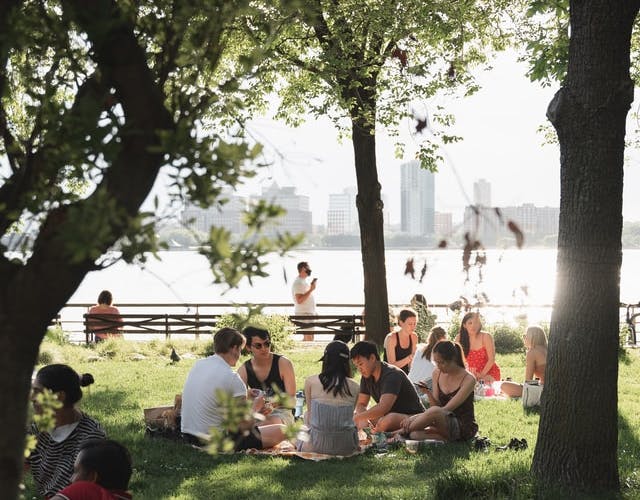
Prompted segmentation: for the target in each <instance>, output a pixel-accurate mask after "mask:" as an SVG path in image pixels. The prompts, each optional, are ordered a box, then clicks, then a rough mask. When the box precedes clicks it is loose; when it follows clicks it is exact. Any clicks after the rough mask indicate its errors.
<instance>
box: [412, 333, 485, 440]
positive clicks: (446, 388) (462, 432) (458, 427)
mask: <svg viewBox="0 0 640 500" xmlns="http://www.w3.org/2000/svg"><path fill="white" fill-rule="evenodd" d="M433 359H434V362H435V364H436V367H437V368H436V369H435V370H434V372H433V393H431V391H427V395H428V396H429V401H430V403H431V406H430V407H429V408H428V409H427V411H425V412H424V413H420V414H418V415H413V416H411V417H407V418H406V419H405V420H404V421H403V422H402V432H403V433H404V434H405V435H408V436H409V437H411V439H438V440H441V441H465V440H468V439H471V438H472V437H473V436H475V435H476V433H477V432H478V424H477V423H476V420H475V413H474V408H473V389H474V387H475V384H476V379H475V377H474V376H473V375H472V374H471V373H470V372H469V371H467V369H466V368H465V364H464V353H463V351H462V346H461V345H460V344H458V343H455V342H451V341H450V340H443V341H441V342H438V343H437V344H436V346H435V347H434V349H433Z"/></svg>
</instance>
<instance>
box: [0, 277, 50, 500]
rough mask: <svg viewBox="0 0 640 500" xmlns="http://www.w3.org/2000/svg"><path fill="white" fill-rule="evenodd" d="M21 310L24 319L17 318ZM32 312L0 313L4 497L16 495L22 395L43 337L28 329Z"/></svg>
mask: <svg viewBox="0 0 640 500" xmlns="http://www.w3.org/2000/svg"><path fill="white" fill-rule="evenodd" d="M3 288H5V287H3ZM2 291H3V292H5V291H6V290H2ZM3 309H4V308H3ZM20 313H22V314H23V319H24V321H19V322H16V320H17V319H18V315H19V314H20ZM31 313H32V311H15V314H12V315H11V317H7V315H6V314H3V313H0V366H2V371H3V375H2V377H0V394H1V395H2V397H1V398H0V401H2V405H1V406H2V411H0V429H3V431H2V432H0V487H2V491H3V492H4V493H3V497H4V498H17V496H18V485H19V484H20V480H21V478H22V471H23V464H24V446H25V433H24V429H25V427H26V423H27V404H28V401H27V398H26V397H25V395H26V394H29V390H30V387H31V374H32V372H33V366H34V364H35V360H36V356H37V354H38V345H39V343H40V339H41V338H42V337H41V335H39V336H38V337H37V339H35V338H33V337H34V336H33V335H30V334H28V331H29V329H31V328H34V327H35V325H34V324H33V321H27V319H28V316H29V315H30V314H31ZM45 328H46V327H45ZM40 331H41V332H43V331H44V329H41V330H40ZM4 495H6V496H4Z"/></svg>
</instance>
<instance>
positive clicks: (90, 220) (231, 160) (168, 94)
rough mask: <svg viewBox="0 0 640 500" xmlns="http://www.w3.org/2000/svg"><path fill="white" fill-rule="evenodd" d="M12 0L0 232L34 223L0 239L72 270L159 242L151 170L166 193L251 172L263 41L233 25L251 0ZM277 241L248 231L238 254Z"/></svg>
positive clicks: (211, 195) (218, 190)
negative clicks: (248, 129)
mask: <svg viewBox="0 0 640 500" xmlns="http://www.w3.org/2000/svg"><path fill="white" fill-rule="evenodd" d="M17 5H19V7H17V8H16V9H14V10H13V11H12V18H11V22H10V23H8V24H7V33H5V36H4V37H3V38H2V47H3V50H2V51H1V52H0V57H2V60H1V61H0V63H1V64H2V68H3V71H2V72H1V73H0V89H1V90H2V98H1V99H0V137H1V138H2V140H1V141H0V154H2V155H3V156H4V157H5V158H6V159H7V163H6V164H7V165H8V169H5V170H3V171H2V172H1V173H0V175H2V177H0V207H2V210H1V213H2V216H1V217H0V236H2V235H3V234H7V232H8V231H13V230H15V229H16V228H17V230H18V231H19V232H21V231H23V230H28V233H26V234H29V235H30V236H29V237H28V238H21V239H16V238H12V239H11V240H10V241H12V242H14V243H12V246H11V247H7V246H6V245H7V243H5V246H4V249H7V250H19V249H20V248H23V249H28V250H33V254H32V255H31V257H30V258H31V259H33V260H34V261H36V260H38V259H46V258H48V257H46V255H50V254H55V255H57V256H58V258H59V259H60V261H61V263H65V264H67V263H68V264H71V266H72V267H74V272H81V273H82V272H86V271H88V270H92V269H97V268H99V267H100V266H101V264H100V263H98V264H96V261H98V260H99V258H100V256H101V255H102V254H103V253H104V252H105V251H106V250H108V249H111V248H117V249H118V250H120V251H121V252H122V258H123V259H124V260H126V261H128V262H131V261H133V260H137V259H140V258H142V259H144V253H145V252H153V253H155V252H156V251H157V250H158V249H159V248H161V247H160V246H159V244H158V243H157V241H156V230H155V223H154V221H155V216H156V214H152V213H140V212H139V209H140V206H141V204H142V203H143V201H144V200H145V198H146V197H147V196H148V194H149V192H150V191H151V189H152V187H153V185H154V182H155V181H156V179H157V178H158V177H159V174H160V172H161V171H164V172H165V174H166V175H165V177H163V178H166V179H168V184H169V186H168V193H169V197H170V199H171V200H170V202H169V204H170V205H169V206H179V205H181V204H183V203H184V202H185V201H186V200H191V201H192V202H194V203H197V204H198V205H201V206H209V205H213V204H217V203H218V200H220V199H221V198H222V197H223V196H222V193H223V191H224V190H226V189H228V188H229V187H233V186H235V185H237V184H239V183H242V182H243V181H244V180H245V179H247V178H250V177H252V176H253V175H255V171H256V169H257V168H259V166H260V165H261V163H260V162H259V161H258V158H259V155H260V154H261V148H260V146H258V145H255V144H250V143H249V142H248V141H247V140H246V139H245V137H244V131H243V126H242V125H243V122H244V120H245V119H246V118H247V116H249V114H250V113H249V112H248V111H247V110H246V106H247V105H249V104H250V103H251V100H250V98H248V97H247V96H250V95H251V92H250V91H248V90H247V89H248V88H250V85H248V82H250V81H251V78H252V77H253V76H252V71H253V68H254V67H255V66H256V64H257V63H258V62H259V59H260V58H261V57H263V56H264V54H263V50H262V48H261V47H259V46H256V45H253V44H251V43H250V41H249V40H248V39H247V38H246V37H244V36H242V35H241V32H240V30H239V29H238V23H239V21H240V19H241V18H242V17H244V16H247V15H249V14H251V13H252V12H253V9H254V7H252V6H251V5H250V3H249V2H248V1H244V0H236V1H215V0H214V1H195V2H189V3H180V2H173V1H168V0H165V1H159V2H138V3H137V4H135V5H134V4H129V3H122V4H115V3H112V2H109V1H95V2H91V3H90V5H88V6H86V5H84V4H83V3H82V2H78V1H62V2H47V3H39V2H25V3H18V4H17ZM61 13H62V14H63V15H61ZM31 34H36V35H37V36H31ZM240 82H245V83H243V84H241V83H240ZM245 98H246V99H245ZM23 234H24V233H23ZM3 241H9V240H3ZM281 243H283V244H284V245H285V246H286V247H287V248H290V247H291V245H292V244H293V242H292V241H290V240H288V239H287V238H286V237H281V238H280V239H279V240H273V241H270V242H268V241H267V240H266V239H258V238H256V237H255V236H254V237H253V240H251V241H247V242H245V243H244V244H243V247H244V248H243V250H242V253H243V254H246V255H251V256H252V259H253V260H254V261H259V259H260V257H261V256H262V255H263V253H264V252H265V251H272V250H274V249H281V247H280V246H279V245H280V244H281ZM17 245H20V246H17ZM0 261H2V267H3V268H7V269H13V272H19V271H20V269H21V268H22V267H23V266H24V265H25V264H27V265H28V260H25V261H21V262H20V263H18V262H9V261H8V260H6V258H5V257H4V256H0ZM261 268H262V264H258V263H256V262H254V263H253V264H252V265H248V266H244V267H242V271H241V273H240V275H239V276H236V278H237V279H240V278H241V277H242V276H247V275H248V274H249V273H250V272H251V271H252V270H256V271H260V269H261ZM62 269H64V267H62Z"/></svg>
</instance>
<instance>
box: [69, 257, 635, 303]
mask: <svg viewBox="0 0 640 500" xmlns="http://www.w3.org/2000/svg"><path fill="white" fill-rule="evenodd" d="M159 256H160V260H157V259H155V258H154V257H152V256H151V257H149V259H148V262H147V263H146V265H145V266H144V267H139V266H136V265H127V264H125V263H122V262H119V263H116V264H115V265H113V266H111V267H109V268H107V269H104V270H101V271H95V272H91V273H89V274H88V275H87V276H86V277H85V279H84V281H83V282H82V283H81V285H80V287H79V288H78V290H77V291H76V293H75V294H74V295H73V297H72V298H71V299H70V300H69V302H70V303H85V302H86V303H93V302H95V300H96V298H97V296H98V293H99V292H100V291H101V290H103V289H108V290H111V292H112V293H113V296H114V301H115V303H116V305H117V304H118V303H121V304H122V303H140V302H144V303H163V302H164V303H204V302H206V303H220V302H224V303H227V302H229V303H231V302H252V303H259V302H266V303H274V302H283V303H286V302H291V291H290V290H291V282H292V281H293V279H294V278H295V276H296V274H297V272H296V263H297V262H298V261H300V260H306V261H308V262H309V264H310V266H311V268H312V269H313V276H314V277H317V278H318V285H317V289H316V292H315V296H316V302H318V303H363V302H364V292H363V277H362V260H361V255H360V252H359V251H358V250H327V249H322V250H305V251H297V252H295V253H292V254H291V255H289V256H287V257H284V258H282V257H279V256H272V257H271V260H270V262H269V265H268V267H267V271H268V272H269V273H270V275H269V276H268V277H266V278H255V279H254V280H253V286H251V285H249V283H248V282H247V281H246V280H245V281H243V282H242V283H241V285H240V287H239V288H236V289H232V290H226V287H225V286H223V285H215V284H213V278H212V275H211V272H210V270H209V269H208V267H207V261H206V259H205V258H204V257H203V256H201V255H199V254H198V253H197V252H195V251H171V252H170V251H167V252H160V254H159ZM385 257H386V275H387V287H388V294H389V302H390V303H392V304H401V303H406V302H407V301H408V300H409V299H410V298H411V296H413V294H415V293H422V294H423V295H424V296H425V297H427V300H428V301H429V303H450V302H452V301H454V300H456V299H458V298H459V297H460V296H461V295H462V296H465V297H467V298H469V300H474V299H473V297H474V296H475V295H476V294H478V293H481V292H482V293H484V294H486V297H487V298H488V299H489V301H490V302H491V303H494V304H522V305H530V304H550V303H551V302H552V300H553V294H554V287H555V277H556V275H555V267H556V264H555V262H556V251H555V250H554V249H525V250H517V249H508V250H488V251H487V264H486V266H484V268H483V270H482V280H480V279H479V276H478V273H477V272H476V271H472V273H471V275H470V279H469V280H466V279H465V274H464V273H463V271H462V251H461V250H458V249H455V250H454V249H445V250H388V251H387V252H386V254H385ZM408 258H413V259H414V267H415V270H416V279H411V278H410V277H409V276H408V275H405V274H404V270H405V263H406V261H407V259H408ZM425 263H426V266H427V270H426V274H425V276H424V279H423V281H422V282H420V281H419V277H420V272H421V269H422V268H423V266H424V265H425ZM639 275H640V250H635V249H634V250H625V251H624V258H623V265H622V272H621V300H622V301H623V302H638V301H639V300H640V285H639V283H638V280H637V277H638V276H639Z"/></svg>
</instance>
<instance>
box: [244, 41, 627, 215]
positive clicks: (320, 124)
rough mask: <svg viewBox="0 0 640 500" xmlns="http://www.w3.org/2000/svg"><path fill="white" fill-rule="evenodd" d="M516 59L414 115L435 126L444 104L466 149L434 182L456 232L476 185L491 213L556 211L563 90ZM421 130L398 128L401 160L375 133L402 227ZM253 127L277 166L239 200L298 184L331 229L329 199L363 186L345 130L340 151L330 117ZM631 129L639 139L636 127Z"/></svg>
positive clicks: (390, 206)
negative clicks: (554, 119)
mask: <svg viewBox="0 0 640 500" xmlns="http://www.w3.org/2000/svg"><path fill="white" fill-rule="evenodd" d="M516 59H517V56H516V55H515V54H514V53H509V52H507V53H503V54H499V55H498V56H497V57H496V58H495V59H494V60H493V61H492V64H493V66H494V69H493V70H492V71H478V72H477V80H478V83H479V84H480V86H481V90H480V91H479V92H478V93H477V94H475V95H472V96H470V97H467V98H460V99H451V98H450V99H444V98H440V99H431V100H429V101H428V102H425V103H417V104H415V105H412V106H411V107H412V109H413V110H414V111H415V112H416V114H417V115H419V116H427V117H428V116H429V115H430V110H433V109H435V107H436V106H438V105H442V106H444V107H445V109H446V111H448V112H451V113H453V114H454V115H455V117H456V124H455V126H453V127H452V128H451V130H450V132H451V133H454V134H456V135H459V136H461V137H463V140H462V141H460V142H458V143H453V144H448V145H446V146H445V147H444V148H443V149H442V151H441V152H442V154H443V157H444V162H443V164H441V166H440V168H439V171H438V172H437V173H436V174H435V177H436V183H437V185H438V186H439V188H438V193H436V198H435V210H436V211H437V212H442V213H452V214H453V217H454V222H455V223H460V222H462V220H463V214H464V209H465V207H466V206H467V205H469V204H470V203H471V202H472V200H473V182H475V181H476V180H477V179H481V178H484V179H486V180H487V181H488V182H490V183H491V185H492V198H493V204H494V205H497V206H515V205H517V204H519V203H521V202H522V200H527V201H529V202H531V203H533V204H534V205H536V206H548V207H558V206H559V203H560V154H559V149H558V146H557V144H545V134H544V133H541V132H539V131H538V129H539V128H540V127H550V124H549V122H548V121H547V120H546V117H545V113H546V109H547V105H548V103H549V102H550V101H551V99H552V97H553V95H554V93H555V91H556V90H557V87H553V88H552V87H542V86H541V85H540V84H537V83H532V82H530V81H529V80H528V79H527V78H526V76H525V73H526V70H527V66H526V65H525V64H524V63H519V62H517V61H516ZM632 119H633V118H632V117H630V118H629V120H632ZM432 121H433V120H432ZM415 124H416V123H415V120H406V121H405V122H404V123H403V124H402V126H401V127H400V131H399V132H400V139H401V140H402V141H403V142H404V144H405V154H404V156H403V157H402V158H397V157H396V155H395V150H396V147H395V146H396V145H395V142H396V141H395V138H394V137H390V136H389V134H388V133H387V131H385V130H384V129H382V128H379V129H378V132H377V134H376V141H377V148H376V156H377V164H378V176H379V180H380V184H381V186H382V192H383V194H384V195H385V196H386V198H387V199H386V203H385V205H386V209H387V210H388V211H389V214H390V217H391V223H392V224H398V223H400V219H401V206H400V199H399V196H397V193H399V190H398V188H399V185H400V165H401V164H402V163H405V162H407V161H410V160H412V159H414V157H415V153H416V150H417V148H418V145H419V142H420V141H421V140H423V139H424V138H425V137H426V136H428V132H426V133H423V134H417V133H416V132H415ZM249 128H250V131H251V133H252V136H253V137H255V139H256V140H258V141H260V142H262V143H263V144H264V146H265V153H264V155H265V158H264V159H265V160H266V161H267V162H271V165H270V166H269V167H267V168H266V169H265V170H264V171H262V172H261V173H259V174H258V175H257V176H256V178H255V179H253V180H251V181H249V182H248V183H247V184H246V185H245V186H241V187H239V193H246V192H250V191H251V190H254V189H255V186H259V185H261V184H262V183H265V182H267V183H268V182H271V181H273V180H276V181H278V183H279V184H280V185H293V186H295V187H296V189H297V191H298V192H299V193H301V194H306V195H311V194H313V195H317V194H318V193H326V194H327V196H325V197H322V196H316V197H315V198H314V199H313V200H312V201H311V210H312V212H313V213H314V216H313V223H314V224H315V225H318V224H325V221H324V219H323V217H324V215H322V214H324V213H325V212H326V211H327V207H328V193H329V192H340V191H341V190H342V189H344V188H346V187H348V186H353V185H356V179H355V169H354V166H353V151H352V145H351V142H350V140H349V136H350V134H349V131H348V128H346V129H345V132H344V135H343V140H342V142H340V139H339V133H338V131H337V130H336V128H335V126H334V124H333V122H331V121H330V120H329V119H328V118H315V117H313V118H312V117H310V118H309V119H308V121H307V122H306V123H304V124H303V125H301V126H300V127H298V128H290V127H288V126H287V125H285V124H284V123H282V122H277V121H274V120H272V119H270V118H268V117H258V118H256V119H254V120H252V122H251V123H250V127H249ZM628 128H629V130H633V129H634V128H635V125H631V124H630V125H629V127H628ZM345 137H346V138H345ZM626 155H627V156H626V166H625V188H624V189H625V191H624V193H625V196H624V205H623V214H624V217H625V219H626V220H640V200H638V199H637V197H636V196H635V193H634V186H635V185H638V183H640V169H639V168H638V161H637V158H638V155H637V153H636V152H635V151H633V150H628V151H627V154H626Z"/></svg>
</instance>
